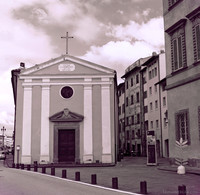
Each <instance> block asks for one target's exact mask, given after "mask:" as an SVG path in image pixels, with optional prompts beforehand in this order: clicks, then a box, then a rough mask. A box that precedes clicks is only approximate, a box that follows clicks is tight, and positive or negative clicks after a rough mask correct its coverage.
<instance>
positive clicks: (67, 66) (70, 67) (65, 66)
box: [58, 64, 75, 72]
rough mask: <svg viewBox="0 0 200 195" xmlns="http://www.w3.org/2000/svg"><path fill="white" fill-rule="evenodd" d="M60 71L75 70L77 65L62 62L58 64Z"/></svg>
mask: <svg viewBox="0 0 200 195" xmlns="http://www.w3.org/2000/svg"><path fill="white" fill-rule="evenodd" d="M58 70H59V71H69V72H70V71H74V70H75V65H74V64H60V65H59V66H58Z"/></svg>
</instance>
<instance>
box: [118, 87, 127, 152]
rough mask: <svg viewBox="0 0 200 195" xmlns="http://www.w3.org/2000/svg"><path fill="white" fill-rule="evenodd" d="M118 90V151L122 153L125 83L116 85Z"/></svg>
mask: <svg viewBox="0 0 200 195" xmlns="http://www.w3.org/2000/svg"><path fill="white" fill-rule="evenodd" d="M117 91H118V104H119V105H118V112H119V128H118V130H119V133H118V135H119V141H118V143H119V153H120V154H122V153H124V152H125V151H126V149H125V120H124V115H125V103H124V102H125V101H124V97H125V96H124V94H125V84H124V83H120V84H119V85H118V87H117Z"/></svg>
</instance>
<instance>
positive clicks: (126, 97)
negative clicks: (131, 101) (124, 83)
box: [126, 97, 128, 106]
mask: <svg viewBox="0 0 200 195" xmlns="http://www.w3.org/2000/svg"><path fill="white" fill-rule="evenodd" d="M126 106H128V97H126Z"/></svg>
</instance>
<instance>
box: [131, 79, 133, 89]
mask: <svg viewBox="0 0 200 195" xmlns="http://www.w3.org/2000/svg"><path fill="white" fill-rule="evenodd" d="M132 86H133V78H131V87H132Z"/></svg>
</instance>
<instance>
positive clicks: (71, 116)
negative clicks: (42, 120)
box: [49, 108, 84, 122]
mask: <svg viewBox="0 0 200 195" xmlns="http://www.w3.org/2000/svg"><path fill="white" fill-rule="evenodd" d="M83 118H84V117H83V116H82V115H80V114H77V113H74V112H71V111H69V109H67V108H65V109H64V110H63V111H61V112H58V113H56V114H54V115H53V116H51V117H49V120H50V121H51V122H81V121H83Z"/></svg>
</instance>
